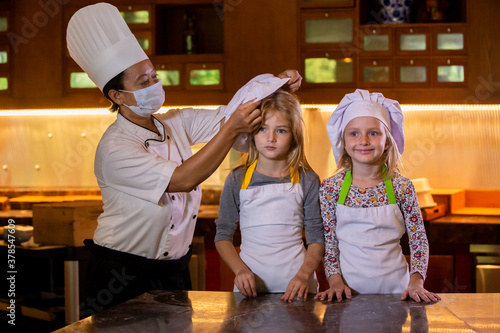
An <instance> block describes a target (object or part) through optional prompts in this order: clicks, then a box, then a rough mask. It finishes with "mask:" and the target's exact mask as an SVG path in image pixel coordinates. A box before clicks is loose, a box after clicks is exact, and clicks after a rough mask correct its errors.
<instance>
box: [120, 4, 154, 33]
mask: <svg viewBox="0 0 500 333" xmlns="http://www.w3.org/2000/svg"><path fill="white" fill-rule="evenodd" d="M118 9H119V10H120V14H121V15H122V17H123V19H124V20H125V22H127V25H128V26H129V27H130V29H131V30H135V29H141V28H147V29H151V21H152V11H151V6H150V5H130V6H118Z"/></svg>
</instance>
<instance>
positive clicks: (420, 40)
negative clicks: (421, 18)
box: [396, 27, 430, 55]
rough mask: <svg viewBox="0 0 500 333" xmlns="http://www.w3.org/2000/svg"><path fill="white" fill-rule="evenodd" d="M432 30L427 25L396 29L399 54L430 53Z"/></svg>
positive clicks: (397, 51)
mask: <svg viewBox="0 0 500 333" xmlns="http://www.w3.org/2000/svg"><path fill="white" fill-rule="evenodd" d="M429 36H430V30H429V28H427V27H409V28H397V29H396V43H397V48H396V54H397V55H429V54H430V43H429V40H430V38H429Z"/></svg>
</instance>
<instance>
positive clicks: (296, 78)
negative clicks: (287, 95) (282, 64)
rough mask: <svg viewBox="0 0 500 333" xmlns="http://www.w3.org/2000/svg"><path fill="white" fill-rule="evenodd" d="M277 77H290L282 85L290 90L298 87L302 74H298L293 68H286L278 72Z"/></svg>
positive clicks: (292, 90)
mask: <svg viewBox="0 0 500 333" xmlns="http://www.w3.org/2000/svg"><path fill="white" fill-rule="evenodd" d="M278 77H279V78H281V79H284V78H287V77H289V78H290V80H288V82H287V83H286V85H285V86H284V87H285V88H288V90H290V91H291V92H294V91H296V90H297V89H299V87H300V84H301V83H302V76H300V74H299V72H298V71H297V70H295V69H287V70H286V71H284V72H281V73H279V74H278Z"/></svg>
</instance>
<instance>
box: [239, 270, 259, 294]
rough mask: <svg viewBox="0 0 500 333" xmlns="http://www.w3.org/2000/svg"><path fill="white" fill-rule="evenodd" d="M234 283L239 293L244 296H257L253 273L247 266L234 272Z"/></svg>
mask: <svg viewBox="0 0 500 333" xmlns="http://www.w3.org/2000/svg"><path fill="white" fill-rule="evenodd" d="M234 284H235V285H236V288H238V290H239V291H240V293H241V294H242V295H243V296H245V297H257V288H256V287H255V275H253V273H252V271H251V270H250V269H249V268H246V269H242V270H241V271H239V272H238V273H236V277H235V278H234Z"/></svg>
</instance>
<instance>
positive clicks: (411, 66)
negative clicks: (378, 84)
mask: <svg viewBox="0 0 500 333" xmlns="http://www.w3.org/2000/svg"><path fill="white" fill-rule="evenodd" d="M395 68H396V72H395V74H396V76H395V81H396V86H397V87H401V88H427V87H429V86H430V81H431V80H430V59H429V58H425V59H422V58H416V59H407V58H399V59H396V60H395Z"/></svg>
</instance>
